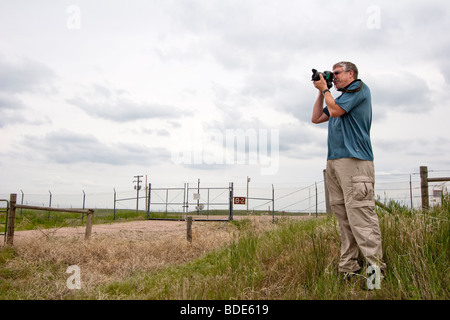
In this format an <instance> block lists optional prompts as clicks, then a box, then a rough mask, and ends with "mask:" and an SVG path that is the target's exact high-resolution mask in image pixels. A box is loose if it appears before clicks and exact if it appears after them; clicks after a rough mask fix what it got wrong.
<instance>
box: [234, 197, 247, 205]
mask: <svg viewBox="0 0 450 320" xmlns="http://www.w3.org/2000/svg"><path fill="white" fill-rule="evenodd" d="M234 204H245V197H234Z"/></svg>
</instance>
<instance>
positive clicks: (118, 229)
mask: <svg viewBox="0 0 450 320" xmlns="http://www.w3.org/2000/svg"><path fill="white" fill-rule="evenodd" d="M195 218H196V217H194V219H195ZM198 218H202V217H197V219H198ZM222 218H223V220H224V222H216V221H214V222H212V221H195V220H194V222H193V225H192V230H193V231H194V230H202V229H204V228H206V227H208V226H209V225H211V224H225V223H226V222H225V221H226V217H219V218H218V219H222ZM242 218H246V217H235V220H239V219H242ZM254 218H256V219H257V220H258V221H259V222H261V223H263V224H268V223H270V222H271V221H272V217H271V216H258V217H254ZM291 218H292V217H291ZM308 218H309V217H308V216H301V217H295V219H308ZM215 219H216V218H215ZM85 230H86V227H84V226H80V227H66V228H51V229H35V230H26V231H16V232H15V233H14V243H20V241H21V240H25V239H30V238H36V239H40V238H49V237H52V238H53V237H56V238H59V237H75V238H78V237H79V238H82V237H84V234H85ZM185 233H186V222H185V221H168V220H166V221H164V220H143V221H130V222H116V223H108V224H97V225H95V224H94V225H93V226H92V235H91V237H92V238H95V237H96V236H97V235H105V234H109V235H122V236H123V235H132V234H133V235H135V236H142V237H145V238H149V237H151V238H158V237H160V236H166V235H182V234H185Z"/></svg>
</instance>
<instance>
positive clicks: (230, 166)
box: [0, 0, 450, 195]
mask: <svg viewBox="0 0 450 320" xmlns="http://www.w3.org/2000/svg"><path fill="white" fill-rule="evenodd" d="M449 11H450V5H449V2H448V1H433V0H427V1H335V0H334V1H331V0H329V1H327V0H322V1H294V0H282V1H280V0H245V1H243V0H239V1H234V0H233V1H230V0H220V1H219V0H217V1H216V0H146V1H143V0H142V1H138V0H128V1H117V0H104V1H100V0H95V1H94V0H71V1H61V0H53V1H50V0H39V1H29V0H27V1H24V0H15V1H1V2H0V143H1V149H0V181H1V182H0V194H4V195H7V194H9V193H11V192H18V193H19V191H20V190H24V192H25V193H41V194H45V193H47V191H48V190H50V189H51V190H52V191H53V192H64V193H67V194H70V193H79V192H80V190H86V192H91V193H96V192H98V193H101V192H105V191H108V192H109V191H110V190H112V188H113V187H115V188H117V189H120V190H128V189H129V190H132V189H133V176H135V175H144V177H145V175H147V176H148V181H149V182H151V183H152V184H153V185H155V186H160V187H166V186H180V187H182V186H183V183H184V182H189V181H191V182H192V181H197V179H201V181H202V183H204V184H205V185H206V184H210V185H212V184H214V185H217V184H222V185H224V186H227V185H228V182H235V183H241V184H243V185H244V184H245V181H246V177H247V176H250V177H251V178H252V183H254V184H255V185H257V184H260V185H264V184H266V185H269V184H272V183H274V184H293V185H294V184H299V185H301V184H307V183H311V182H314V181H319V180H322V178H323V176H322V170H323V169H324V168H325V165H326V154H327V145H326V144H327V142H326V137H327V124H321V125H314V124H312V123H311V121H310V119H311V112H312V107H313V104H314V101H315V99H316V96H317V90H316V89H315V88H314V87H313V84H312V83H311V81H310V80H311V69H312V68H316V69H319V70H320V71H324V70H331V68H332V65H333V64H334V63H336V62H338V61H342V60H346V61H352V62H354V63H355V64H356V65H357V66H358V68H359V78H361V79H362V80H363V81H364V82H365V83H366V84H367V85H368V86H369V88H370V89H371V92H372V102H373V123H372V132H371V134H372V144H373V150H374V156H375V168H376V173H377V175H383V174H393V173H408V174H409V173H413V172H418V170H419V166H421V165H427V166H428V167H429V169H430V170H432V169H436V170H448V169H450V135H449V132H450V130H449V124H448V123H449V120H448V111H449V107H450V106H449V103H448V101H449V92H450V90H449V89H450V86H449V82H450V62H449V61H450V59H449V53H450V37H449V35H448V30H450V15H449V13H450V12H449ZM332 94H333V95H334V96H335V97H337V96H338V95H339V93H337V92H336V91H335V90H334V89H333V90H332ZM243 136H244V137H245V139H244V140H246V141H247V142H248V146H247V147H245V146H242V145H241V144H239V140H240V138H241V137H243ZM255 139H256V140H255ZM255 141H256V143H255ZM235 142H236V145H234V143H235Z"/></svg>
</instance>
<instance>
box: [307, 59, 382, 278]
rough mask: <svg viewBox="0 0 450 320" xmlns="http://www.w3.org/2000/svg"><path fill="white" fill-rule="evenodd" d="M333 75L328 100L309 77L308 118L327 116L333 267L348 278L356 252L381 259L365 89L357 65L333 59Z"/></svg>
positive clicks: (372, 261)
mask: <svg viewBox="0 0 450 320" xmlns="http://www.w3.org/2000/svg"><path fill="white" fill-rule="evenodd" d="M333 75H334V85H335V87H336V89H337V90H338V91H341V92H342V94H341V95H340V96H339V97H338V98H336V99H334V98H333V96H332V94H331V93H330V90H329V89H328V86H327V83H326V81H325V79H324V78H323V75H322V74H321V75H320V80H318V81H314V86H315V87H316V88H317V89H318V91H319V94H318V96H317V99H316V102H315V104H314V109H313V114H312V122H313V123H323V122H326V121H328V156H327V166H326V184H327V187H328V192H329V199H330V205H331V209H332V211H333V213H334V215H335V216H336V218H337V220H338V222H339V227H340V237H341V256H340V260H339V266H338V270H339V272H342V273H343V275H344V278H345V279H348V278H349V277H351V276H352V275H354V274H355V273H358V272H360V270H361V266H360V265H359V263H358V256H359V251H361V253H362V254H363V256H364V258H365V259H366V261H367V263H368V264H369V265H370V266H373V267H378V268H379V269H378V270H381V271H383V270H385V269H386V264H385V263H384V262H383V260H382V256H383V254H382V247H381V231H380V227H379V222H378V217H377V214H376V212H375V198H374V195H375V193H374V184H375V172H374V164H373V153H372V144H371V140H370V127H371V124H372V101H371V95H370V90H369V88H368V87H367V85H366V84H365V83H363V82H362V81H361V80H360V79H358V69H357V67H356V65H355V64H353V63H351V62H346V61H343V62H338V63H336V64H335V65H334V66H333ZM324 104H325V107H324ZM375 270H377V269H375Z"/></svg>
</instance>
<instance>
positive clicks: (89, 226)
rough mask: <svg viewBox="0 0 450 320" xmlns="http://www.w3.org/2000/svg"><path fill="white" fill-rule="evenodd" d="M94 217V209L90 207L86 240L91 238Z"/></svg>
mask: <svg viewBox="0 0 450 320" xmlns="http://www.w3.org/2000/svg"><path fill="white" fill-rule="evenodd" d="M93 219H94V210H92V209H89V211H88V213H87V219H86V232H85V234H84V240H89V239H90V238H91V232H92V222H93Z"/></svg>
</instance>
